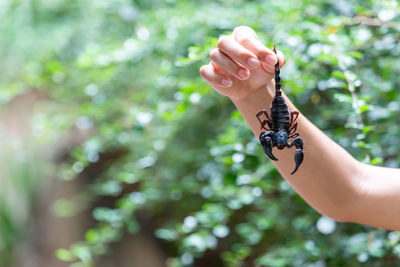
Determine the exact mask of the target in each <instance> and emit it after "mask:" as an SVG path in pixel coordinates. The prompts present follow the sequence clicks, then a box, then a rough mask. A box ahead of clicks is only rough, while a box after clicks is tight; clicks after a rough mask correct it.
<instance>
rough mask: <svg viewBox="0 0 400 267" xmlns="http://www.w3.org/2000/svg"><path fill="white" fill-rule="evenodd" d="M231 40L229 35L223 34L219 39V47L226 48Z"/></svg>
mask: <svg viewBox="0 0 400 267" xmlns="http://www.w3.org/2000/svg"><path fill="white" fill-rule="evenodd" d="M229 41H230V37H229V36H228V35H223V36H221V37H220V38H219V39H218V48H220V49H221V48H224V47H225V46H226V44H227V43H228V42H229Z"/></svg>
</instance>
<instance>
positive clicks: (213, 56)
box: [210, 48, 219, 61]
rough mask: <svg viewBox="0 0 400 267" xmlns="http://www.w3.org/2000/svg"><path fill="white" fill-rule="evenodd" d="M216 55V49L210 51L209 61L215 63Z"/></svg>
mask: <svg viewBox="0 0 400 267" xmlns="http://www.w3.org/2000/svg"><path fill="white" fill-rule="evenodd" d="M218 53H219V51H218V49H217V48H214V49H212V50H211V51H210V59H211V60H213V61H215V60H216V59H217V57H218Z"/></svg>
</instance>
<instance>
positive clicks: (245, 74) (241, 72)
mask: <svg viewBox="0 0 400 267" xmlns="http://www.w3.org/2000/svg"><path fill="white" fill-rule="evenodd" d="M238 76H239V77H240V78H242V79H246V78H248V77H249V76H250V72H249V71H248V70H244V69H241V70H239V72H238Z"/></svg>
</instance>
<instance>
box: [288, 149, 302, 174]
mask: <svg viewBox="0 0 400 267" xmlns="http://www.w3.org/2000/svg"><path fill="white" fill-rule="evenodd" d="M303 158H304V152H303V150H302V149H301V148H298V149H296V152H295V153H294V161H295V162H296V167H295V168H294V170H293V171H292V172H291V173H290V174H294V173H295V172H296V171H297V169H298V168H299V166H300V164H301V163H302V162H303Z"/></svg>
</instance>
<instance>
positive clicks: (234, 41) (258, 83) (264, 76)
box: [200, 26, 285, 100]
mask: <svg viewBox="0 0 400 267" xmlns="http://www.w3.org/2000/svg"><path fill="white" fill-rule="evenodd" d="M278 58H279V66H280V67H282V66H283V64H284V62H285V58H284V56H283V54H282V53H281V52H280V51H278ZM275 64H276V55H275V53H274V52H273V51H272V50H271V49H268V48H267V47H266V46H264V45H263V44H262V43H261V42H260V40H259V39H258V37H257V35H256V33H255V32H254V30H253V29H251V28H250V27H247V26H239V27H236V28H235V29H234V30H233V32H232V34H231V35H226V36H222V37H221V38H219V40H218V48H214V49H212V50H211V52H210V63H209V64H208V65H204V66H202V67H201V68H200V74H201V76H202V77H203V78H204V80H205V81H206V82H207V83H208V84H209V85H211V87H213V88H214V89H215V90H216V91H217V92H219V93H220V94H222V95H225V96H228V97H229V98H231V99H232V100H241V99H245V98H246V97H248V96H249V95H251V94H252V93H253V92H254V91H256V90H258V89H260V88H264V87H265V86H266V85H267V84H268V83H269V82H271V81H272V79H273V78H274V74H275V68H274V65H275Z"/></svg>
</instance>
